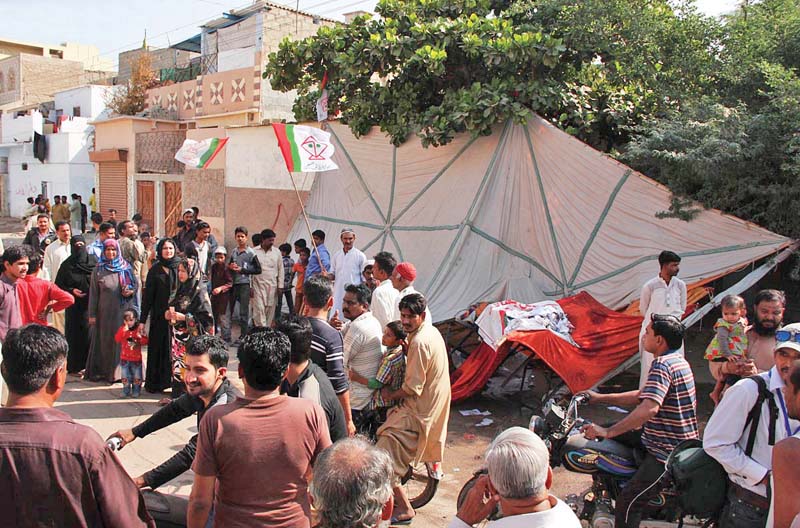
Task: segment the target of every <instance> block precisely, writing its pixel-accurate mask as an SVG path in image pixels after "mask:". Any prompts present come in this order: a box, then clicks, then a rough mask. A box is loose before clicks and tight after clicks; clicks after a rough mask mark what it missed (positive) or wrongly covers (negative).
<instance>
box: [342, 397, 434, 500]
mask: <svg viewBox="0 0 800 528" xmlns="http://www.w3.org/2000/svg"><path fill="white" fill-rule="evenodd" d="M385 421H386V415H385V412H384V413H383V414H382V413H379V412H377V411H372V412H371V413H367V414H364V416H363V418H362V420H361V421H360V422H359V423H358V424H357V425H356V428H357V432H358V433H359V434H361V435H363V436H365V437H366V438H368V439H369V440H370V441H371V442H373V443H374V442H376V441H377V440H378V437H377V431H378V428H379V427H380V426H381V425H383V423H384V422H385ZM443 476H444V472H443V471H442V463H441V462H426V463H422V464H416V465H415V464H413V463H412V464H411V465H409V467H408V471H407V472H406V474H405V475H403V477H402V478H401V479H400V483H401V484H402V485H403V486H404V487H405V492H406V497H408V500H409V502H410V503H411V506H412V507H413V508H414V509H415V510H416V509H418V508H422V507H423V506H425V505H426V504H428V503H429V502H430V501H431V500H432V499H433V497H434V495H436V490H437V489H438V488H439V482H440V481H441V480H442V477H443Z"/></svg>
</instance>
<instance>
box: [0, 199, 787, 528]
mask: <svg viewBox="0 0 800 528" xmlns="http://www.w3.org/2000/svg"><path fill="white" fill-rule="evenodd" d="M32 201H33V205H36V207H37V211H38V208H40V207H46V205H44V204H45V203H46V201H44V202H43V201H42V200H41V199H35V200H32ZM76 201H77V203H78V204H80V203H81V201H80V197H78V198H77V199H76ZM59 206H60V208H59V209H56V208H57V207H59ZM52 210H55V211H59V215H60V216H59V218H58V219H56V218H51V216H50V215H52V216H53V217H55V213H53V211H52ZM52 210H51V212H50V213H49V214H48V213H46V212H37V213H36V220H35V222H34V223H33V224H32V227H31V228H30V231H29V232H28V233H27V235H26V239H25V243H24V244H22V245H19V246H10V247H7V248H5V251H4V253H3V256H2V262H3V273H2V275H0V342H2V353H3V360H2V377H3V379H4V380H5V382H6V384H7V390H6V391H5V392H6V393H7V395H6V396H5V397H4V402H5V407H3V408H2V409H0V452H2V453H3V457H4V458H5V459H6V460H8V461H13V463H5V464H0V504H6V506H7V508H6V511H8V512H10V513H9V515H10V516H11V517H10V518H9V519H10V523H11V524H10V525H13V526H27V525H43V524H45V525H55V526H153V521H152V519H151V518H150V515H149V514H148V512H147V511H146V508H145V507H144V502H143V499H142V496H141V493H140V491H139V490H140V489H142V488H151V489H156V488H158V487H159V486H161V485H163V484H164V483H166V482H168V481H170V480H171V479H173V478H175V477H177V476H178V475H181V474H182V473H184V472H186V471H187V470H188V469H190V468H191V469H192V470H193V471H194V482H193V486H192V491H191V496H190V499H189V506H188V512H187V515H188V526H191V527H204V526H211V525H213V526H256V525H257V526H287V527H288V526H292V527H294V526H300V527H302V526H312V525H314V526H322V527H329V528H339V527H360V528H363V527H372V526H376V527H377V526H380V525H382V524H381V523H385V522H387V521H388V522H389V523H391V525H393V526H394V525H406V524H410V523H411V522H412V520H413V519H414V517H415V515H416V512H415V511H414V508H413V507H412V505H411V502H410V500H409V497H407V496H406V491H405V488H404V487H403V486H402V485H401V484H400V482H401V479H402V477H403V476H404V475H406V473H407V472H408V470H409V467H410V465H413V464H420V463H433V462H440V461H442V460H443V458H444V450H445V442H446V438H447V430H448V420H449V414H450V401H451V398H450V377H449V366H448V356H447V349H446V345H445V342H444V339H443V338H442V335H441V334H440V332H439V331H438V329H437V328H436V327H435V326H434V325H433V324H432V323H433V317H432V315H431V311H430V309H429V306H428V302H427V300H426V298H425V296H424V295H423V294H421V293H420V292H418V291H417V290H416V289H415V287H414V281H415V279H416V274H417V272H416V268H415V267H414V265H413V264H412V263H410V262H398V261H397V260H396V259H395V257H394V256H393V255H392V254H391V253H389V252H385V251H381V252H378V253H377V254H375V255H374V256H373V258H371V259H368V258H367V256H366V255H365V254H364V253H363V252H362V251H360V250H359V249H358V248H357V246H356V233H355V231H354V230H353V229H350V228H346V229H343V230H342V231H341V232H340V233H339V237H340V241H341V245H342V249H341V250H339V251H336V252H335V253H334V254H333V255H331V254H330V252H329V251H328V249H327V247H326V246H325V238H326V234H325V233H324V232H323V231H321V230H317V231H314V232H313V233H312V240H311V244H308V242H307V241H306V240H304V239H299V240H296V241H294V243H293V244H289V243H285V244H281V245H280V246H277V247H276V245H275V242H276V234H275V233H274V232H273V231H272V230H270V229H264V230H263V231H261V232H259V233H256V234H254V235H253V236H252V237H250V234H249V232H248V230H247V228H245V227H236V228H235V230H234V233H233V235H234V240H235V242H236V246H235V247H233V248H231V249H230V251H229V250H228V249H226V248H225V247H224V245H221V244H219V243H218V242H217V241H216V239H215V237H214V236H213V235H212V234H211V227H210V225H209V224H208V223H207V222H204V221H203V220H202V219H200V218H199V217H198V213H199V211H197V210H196V209H187V210H185V211H184V213H183V217H182V219H181V223H180V225H179V229H178V231H177V233H176V234H175V235H174V236H173V237H166V238H161V239H159V240H156V239H155V237H152V236H149V234H147V232H146V231H145V230H146V229H147V228H146V226H143V225H142V224H141V218H138V219H137V218H135V219H133V220H122V221H119V222H118V221H117V220H116V214H115V212H114V213H112V212H111V211H109V217H108V218H107V219H106V220H104V219H103V218H102V216H100V215H97V214H96V213H93V214H92V215H91V218H92V227H91V228H90V229H88V230H87V232H86V234H85V235H84V234H78V233H79V232H80V231H83V230H84V229H85V227H86V225H85V223H80V222H79V223H77V224H76V223H73V222H71V221H68V220H65V219H62V218H61V217H62V216H63V215H64V214H66V211H67V210H71V206H68V207H67V208H65V207H64V203H63V197H62V198H60V199H59V200H58V202H57V203H56V205H54V206H53V208H52ZM77 210H78V211H81V210H82V208H78V209H77ZM84 216H85V215H84ZM76 218H77V217H71V220H74V219H76ZM140 232H142V235H141V236H140V235H139V233H140ZM251 241H252V246H251V245H250V243H251ZM293 254H294V255H296V257H297V259H296V260H295V259H294V258H293V256H292V255H293ZM680 261H681V259H680V256H678V255H677V254H675V253H672V252H669V251H665V252H663V253H662V254H661V255H660V257H659V274H658V276H657V277H655V278H653V279H652V280H650V281H648V282H647V283H646V284H645V285H644V287H643V289H642V295H641V299H640V310H641V312H642V314H643V315H644V323H643V325H642V333H641V340H640V344H641V354H642V376H641V382H640V386H639V388H637V389H635V390H632V391H628V392H625V393H617V394H612V393H601V392H597V391H587V392H586V394H587V396H588V397H589V399H590V401H591V402H592V403H606V404H611V405H618V406H630V407H633V410H632V411H631V412H630V413H629V414H628V415H626V417H625V418H624V419H622V420H621V421H619V422H618V423H615V424H611V425H608V426H601V425H599V424H590V425H587V426H585V427H584V428H583V430H582V432H583V434H584V435H585V436H586V437H587V438H589V439H592V438H614V439H617V440H618V441H620V442H623V443H625V444H627V445H629V446H630V447H632V448H634V449H636V450H638V451H639V452H640V453H641V455H642V456H641V463H640V465H639V468H638V471H637V473H636V474H635V475H634V477H633V478H632V479H631V481H630V482H629V483H628V485H627V486H626V487H625V488H624V489H623V490H622V492H621V495H620V496H619V497H618V500H617V503H616V505H615V516H616V524H615V525H616V526H618V527H625V526H638V525H639V522H640V520H641V517H642V515H643V512H644V511H645V509H646V505H647V502H648V500H649V499H650V498H652V497H653V496H654V495H656V494H657V493H658V492H659V489H660V488H659V487H658V486H657V485H656V484H657V483H658V482H659V481H660V480H661V478H662V476H663V474H664V470H665V462H666V460H667V458H668V457H669V455H670V453H671V452H672V451H673V449H675V448H676V447H677V446H678V445H679V444H680V443H681V442H683V441H685V440H688V439H698V438H699V428H698V422H697V395H696V389H695V382H694V374H693V372H692V369H691V367H690V365H689V363H688V362H687V361H686V359H685V358H684V348H683V345H684V343H683V337H684V328H683V326H682V324H681V322H680V318H681V316H682V315H683V314H684V312H685V310H686V303H687V300H686V299H687V293H686V285H685V284H684V283H683V282H682V281H681V280H680V279H678V278H677V275H678V273H679V271H680ZM785 304H786V301H785V298H784V296H783V294H782V293H781V292H779V291H776V290H764V291H761V292H759V293H758V294H757V295H756V297H755V302H754V306H753V313H752V324H750V322H749V321H748V320H747V313H746V312H747V310H746V307H745V303H744V300H743V299H741V298H740V297H735V296H731V297H730V298H726V299H725V300H723V302H722V307H721V315H722V317H721V318H720V320H719V321H718V323H717V324H716V325H715V336H714V340H713V341H712V343H710V344H709V346H708V348H707V350H706V354H705V358H706V359H707V360H708V364H709V368H710V371H711V373H712V374H713V376H714V378H715V379H716V380H717V381H718V383H717V386H716V387H715V389H714V393H713V394H712V396H711V397H712V398H713V399H714V401H715V403H716V404H717V407H716V410H715V412H714V414H713V415H712V417H711V419H710V421H709V422H708V425H707V427H706V429H705V433H704V438H703V443H704V447H705V450H706V452H707V453H708V454H709V455H710V456H711V457H713V458H714V459H716V460H717V461H718V462H719V463H720V464H721V465H722V467H723V468H724V469H725V471H726V472H727V473H728V475H729V485H728V500H727V502H726V505H725V507H724V508H723V510H722V512H721V514H720V520H719V523H720V526H723V527H748V528H749V527H751V526H752V527H756V526H758V527H763V526H770V527H772V526H777V527H784V526H790V525H791V524H792V522H793V521H794V522H800V521H798V520H797V519H796V516H798V514H799V513H800V504H798V500H797V498H796V496H797V493H796V491H797V483H798V482H797V481H798V477H797V475H796V473H797V472H796V471H794V470H793V468H792V464H791V462H792V461H793V460H795V459H796V458H797V456H798V455H800V421H798V419H800V323H794V324H789V325H786V326H783V314H784V310H785ZM284 308H285V310H284ZM57 314H63V316H61V317H59V316H58V315H57ZM234 323H237V326H238V327H239V332H238V333H237V332H235V330H236V328H235V327H234V326H233V324H234ZM144 347H146V354H145V353H144V351H143V349H144ZM230 347H236V353H237V357H238V360H239V364H238V375H239V378H240V379H241V381H242V384H243V387H244V390H243V393H241V392H239V390H238V389H237V388H236V387H235V386H234V384H232V383H231V381H230V380H229V379H228V363H229V350H230ZM70 375H73V376H82V377H83V378H84V379H85V380H88V381H95V382H100V383H117V382H121V383H122V390H121V392H120V396H121V397H138V396H139V395H140V394H141V391H142V390H143V389H144V391H146V392H148V393H154V394H159V395H162V396H164V397H163V398H162V399H161V400H160V401H159V403H160V404H161V405H162V406H161V408H160V409H159V410H158V411H156V412H155V413H154V414H153V415H152V416H150V417H149V418H147V419H146V420H144V421H143V422H141V423H139V424H138V425H136V426H135V427H133V428H132V429H123V430H119V431H117V432H116V433H114V434H113V435H111V437H110V438H109V440H114V441H115V442H116V444H117V445H118V446H119V448H120V449H124V448H125V446H126V445H128V444H130V443H131V442H134V441H135V440H136V439H137V438H143V437H145V436H147V435H149V434H152V433H154V432H156V431H158V430H160V429H163V428H165V427H167V426H169V425H171V424H174V423H176V422H178V421H180V420H183V419H185V418H187V417H189V416H192V415H196V418H197V426H198V432H197V434H196V435H194V436H193V437H192V438H191V439H190V440H189V441H188V443H187V444H186V446H185V447H184V448H183V449H181V450H180V451H179V452H178V453H176V454H175V455H174V456H172V457H171V458H169V459H168V460H165V461H164V462H163V463H161V464H160V465H158V466H157V467H155V468H153V469H151V470H150V471H148V472H146V473H144V474H142V475H139V476H136V477H134V478H130V477H129V476H128V475H127V474H126V473H125V471H124V469H123V468H122V466H121V465H120V463H119V461H118V459H117V457H116V455H114V454H113V453H112V452H111V451H110V450H109V449H107V448H106V447H105V444H104V442H103V441H102V439H101V438H100V437H99V436H98V435H97V433H95V432H94V431H93V430H91V429H89V428H87V427H83V426H80V425H78V424H76V423H75V422H73V421H72V420H71V419H70V418H69V416H68V415H66V414H65V413H63V412H60V411H58V410H55V409H53V406H54V404H55V402H56V401H57V400H58V398H59V397H60V395H61V393H62V391H63V389H64V385H65V382H66V378H67V376H70ZM34 447H35V448H34ZM276 460H280V461H281V463H280V464H275V463H274V461H276ZM549 460H550V454H549V453H548V449H547V446H546V445H545V443H544V442H543V441H542V439H541V438H539V437H538V436H537V435H536V434H535V433H533V432H531V431H529V430H527V429H523V428H510V429H508V430H506V431H504V432H502V433H501V434H500V435H499V436H498V437H497V438H495V439H494V441H493V442H492V443H491V445H490V446H489V448H488V449H487V451H486V453H485V463H486V468H487V474H486V475H485V476H484V477H481V478H480V479H479V480H478V481H477V483H476V485H475V486H474V488H473V489H472V490H471V491H470V492H469V494H468V495H467V497H466V500H465V501H464V503H463V504H462V505H461V507H460V508H459V511H458V514H457V516H456V517H455V518H454V519H452V522H451V523H450V526H451V527H453V528H462V527H464V526H470V525H473V524H476V523H479V522H481V521H483V520H484V519H486V518H487V517H488V516H489V515H490V514H491V512H492V511H494V510H495V508H496V507H497V506H498V505H499V506H500V508H501V510H502V512H503V518H502V519H500V520H497V521H493V522H492V523H491V525H493V526H496V527H498V528H501V527H515V526H526V527H531V526H534V527H535V526H565V527H577V526H579V525H580V522H579V521H578V519H577V517H576V516H575V514H574V513H573V511H572V510H571V509H570V508H569V506H567V505H566V504H565V503H564V502H562V501H561V500H559V499H558V498H556V497H554V496H553V495H552V494H551V493H550V491H549V490H550V489H551V488H552V485H553V473H552V470H551V469H550V466H549ZM264 468H269V471H265V469H264ZM23 497H24V498H23ZM383 525H385V524H383Z"/></svg>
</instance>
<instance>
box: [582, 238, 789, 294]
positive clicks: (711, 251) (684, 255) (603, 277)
mask: <svg viewBox="0 0 800 528" xmlns="http://www.w3.org/2000/svg"><path fill="white" fill-rule="evenodd" d="M784 242H785V239H781V240H773V241H769V242H748V243H747V244H737V245H735V246H722V247H718V248H713V249H700V250H697V251H687V252H685V253H678V254H679V255H680V256H681V258H689V257H702V256H704V255H716V254H719V253H729V252H731V251H739V250H740V249H750V248H755V247H762V246H774V245H776V244H782V243H784ZM649 260H658V255H650V256H647V257H641V258H639V259H636V260H635V261H633V262H631V263H630V264H628V265H626V266H623V267H621V268H619V269H617V270H614V271H612V272H609V273H606V274H605V275H601V276H600V277H596V278H594V279H590V280H588V281H585V282H582V283H580V284H577V285H575V286H574V287H573V289H574V290H577V289H580V288H585V287H587V286H591V285H592V284H596V283H598V282H602V281H604V280H607V279H610V278H612V277H616V276H617V275H620V274H622V273H625V272H626V271H628V270H629V269H631V268H635V267H636V266H638V265H639V264H642V263H644V262H647V261H649Z"/></svg>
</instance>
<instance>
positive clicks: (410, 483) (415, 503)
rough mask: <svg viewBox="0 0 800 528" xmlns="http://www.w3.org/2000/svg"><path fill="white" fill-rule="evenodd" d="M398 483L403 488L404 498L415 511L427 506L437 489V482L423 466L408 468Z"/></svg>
mask: <svg viewBox="0 0 800 528" xmlns="http://www.w3.org/2000/svg"><path fill="white" fill-rule="evenodd" d="M400 483H401V484H402V485H403V486H404V487H405V490H406V497H408V500H409V502H411V506H412V507H413V508H414V509H415V510H416V509H417V508H422V507H423V506H425V505H426V504H428V503H429V502H430V501H431V499H433V496H434V495H436V490H437V489H438V488H439V480H438V479H435V478H431V477H430V475H428V468H427V467H426V466H425V464H418V465H416V466H410V467H409V468H408V473H406V474H405V475H404V476H403V478H402V479H400Z"/></svg>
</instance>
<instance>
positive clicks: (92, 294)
mask: <svg viewBox="0 0 800 528" xmlns="http://www.w3.org/2000/svg"><path fill="white" fill-rule="evenodd" d="M135 293H136V278H135V277H134V276H133V268H131V266H130V264H128V262H127V261H126V260H125V259H124V258H122V255H120V251H119V243H117V241H116V240H114V239H113V238H109V239H108V240H106V241H105V242H103V253H102V254H101V255H100V261H99V262H98V263H97V266H96V267H95V269H94V271H93V272H92V278H91V282H90V285H89V325H90V326H93V327H94V332H93V333H92V336H91V339H90V341H91V344H90V346H89V357H88V358H87V360H86V374H85V376H84V378H86V379H89V380H91V381H108V382H109V383H113V382H114V381H115V380H118V379H119V378H120V372H119V354H120V350H119V343H117V342H116V340H115V339H114V335H115V334H116V332H117V330H118V329H119V327H120V326H121V325H122V313H123V312H124V311H125V310H131V309H133V303H134V301H135V297H134V294H135Z"/></svg>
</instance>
